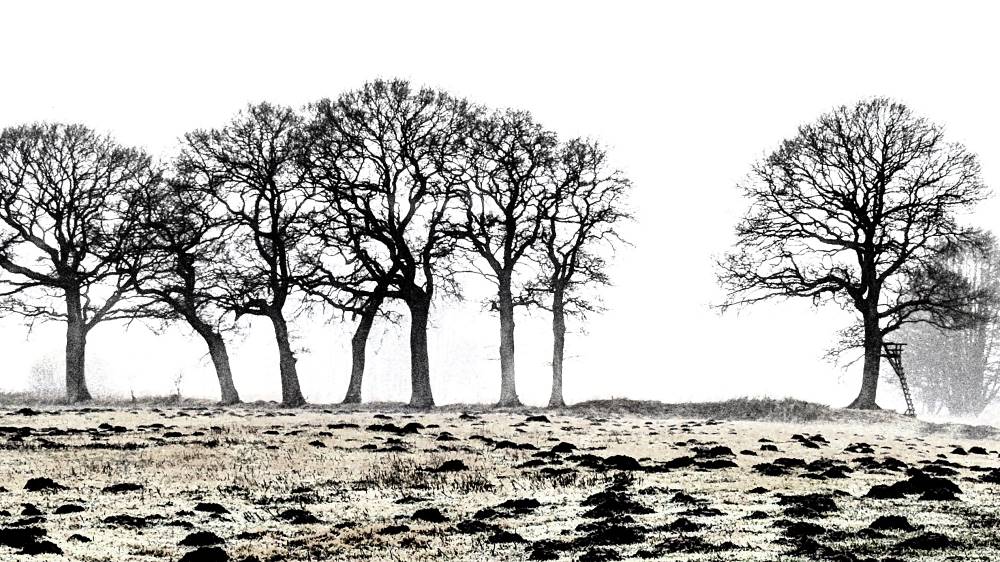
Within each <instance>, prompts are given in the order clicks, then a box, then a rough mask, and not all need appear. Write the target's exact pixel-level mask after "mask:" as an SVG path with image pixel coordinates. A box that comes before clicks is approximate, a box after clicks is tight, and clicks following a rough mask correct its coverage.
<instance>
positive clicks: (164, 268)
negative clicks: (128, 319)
mask: <svg viewBox="0 0 1000 562" xmlns="http://www.w3.org/2000/svg"><path fill="white" fill-rule="evenodd" d="M141 205H142V214H141V218H140V222H139V229H138V232H139V236H138V237H137V244H136V246H137V248H136V249H137V250H138V252H137V254H138V256H140V257H141V260H139V261H137V262H132V261H131V260H128V267H130V268H131V270H132V271H131V274H132V275H133V276H134V277H135V279H137V283H136V291H137V292H138V293H139V294H140V295H143V296H146V297H149V298H152V299H153V300H154V301H155V302H156V303H158V304H159V305H160V307H159V308H158V309H156V310H157V312H158V313H157V314H156V315H155V317H157V318H160V319H162V320H165V321H169V320H175V319H181V320H183V321H185V322H186V323H187V324H188V325H189V326H190V327H191V329H192V330H194V332H195V333H196V334H198V335H199V336H200V337H201V338H202V339H203V340H204V341H205V344H206V345H207V346H208V352H209V356H210V357H211V359H212V365H213V366H214V367H215V373H216V375H217V376H218V379H219V388H220V392H221V399H222V403H223V404H236V403H238V402H239V401H240V396H239V393H238V392H237V391H236V386H235V385H234V384H233V374H232V370H231V368H230V365H229V352H228V350H227V348H226V342H225V339H224V338H223V335H222V333H223V332H224V331H227V330H230V329H232V326H230V325H228V324H227V322H226V319H227V316H228V315H227V311H226V310H225V309H223V308H221V307H220V302H223V301H225V298H224V297H225V295H226V288H227V285H226V281H225V275H226V267H225V265H226V256H227V255H228V254H229V248H228V247H227V240H228V236H229V234H230V230H232V225H228V226H229V228H227V222H228V221H226V220H225V219H224V218H222V219H220V216H222V217H225V215H222V214H221V213H219V212H218V211H219V203H218V202H217V201H216V200H215V199H214V198H213V197H211V196H209V195H208V194H206V193H205V192H204V191H203V190H199V189H195V188H194V187H192V186H191V185H190V184H188V183H187V182H185V181H183V180H177V179H175V180H172V181H167V182H163V183H161V184H157V185H156V186H153V187H152V188H151V189H148V190H147V191H146V192H145V194H144V198H143V200H142V204H141Z"/></svg>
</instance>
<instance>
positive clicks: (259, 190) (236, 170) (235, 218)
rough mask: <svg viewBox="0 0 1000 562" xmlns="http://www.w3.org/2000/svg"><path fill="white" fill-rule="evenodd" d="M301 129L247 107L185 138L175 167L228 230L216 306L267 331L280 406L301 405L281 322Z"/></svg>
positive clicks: (306, 203) (304, 228)
mask: <svg viewBox="0 0 1000 562" xmlns="http://www.w3.org/2000/svg"><path fill="white" fill-rule="evenodd" d="M301 127H302V122H301V118H300V117H299V116H298V115H296V113H295V112H294V111H292V110H291V109H290V108H286V107H279V106H274V105H271V104H268V103H261V104H257V105H252V106H250V107H248V108H247V109H246V110H244V111H242V112H240V113H239V114H238V115H237V116H236V117H235V118H234V119H233V120H232V121H231V122H230V123H229V124H228V125H226V126H225V127H223V128H222V129H213V130H208V131H195V132H192V133H188V134H187V135H185V137H184V147H183V150H182V152H181V154H180V157H179V158H178V160H177V169H178V173H179V175H180V176H182V177H184V178H186V181H189V182H191V184H192V185H193V186H194V187H195V188H197V189H199V190H202V191H204V192H205V193H206V194H207V195H209V196H210V197H212V198H213V199H214V200H215V201H216V202H217V203H218V205H219V209H220V215H219V217H218V218H219V220H220V221H221V223H222V224H224V225H226V226H227V228H229V229H230V230H229V234H228V236H227V239H228V247H229V252H228V254H227V257H228V263H227V264H226V267H225V270H224V272H222V273H221V274H220V275H219V279H220V280H222V281H223V282H224V283H225V286H224V287H223V289H224V290H223V291H221V292H220V294H219V297H218V298H217V299H216V300H217V302H219V303H220V304H221V305H222V306H223V307H224V308H226V309H227V310H230V311H232V312H234V313H236V316H237V317H240V316H243V315H254V316H263V317H266V318H267V319H269V320H270V321H271V325H272V326H273V327H274V335H275V340H276V341H277V344H278V356H279V365H280V371H281V402H282V404H283V405H285V406H298V405H301V404H304V403H305V399H304V398H303V397H302V391H301V389H300V387H299V379H298V372H297V370H296V366H295V362H296V359H295V354H294V353H293V351H292V347H291V343H290V339H289V333H288V322H287V319H286V314H287V305H288V304H289V300H290V298H291V297H292V295H293V293H294V292H295V291H297V290H298V289H299V288H300V287H299V285H298V283H297V280H298V279H299V278H300V274H301V271H302V269H303V268H304V267H305V266H304V265H303V264H302V262H301V260H300V259H299V252H300V250H301V249H302V246H303V245H304V243H305V242H304V240H305V238H306V236H307V235H308V227H309V213H310V205H311V200H310V197H309V192H308V190H307V189H306V187H305V186H304V172H303V170H302V167H301V163H302V157H301V155H302V151H303V143H302V134H301V133H302V131H301Z"/></svg>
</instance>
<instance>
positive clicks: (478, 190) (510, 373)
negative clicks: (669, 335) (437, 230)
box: [456, 110, 557, 406]
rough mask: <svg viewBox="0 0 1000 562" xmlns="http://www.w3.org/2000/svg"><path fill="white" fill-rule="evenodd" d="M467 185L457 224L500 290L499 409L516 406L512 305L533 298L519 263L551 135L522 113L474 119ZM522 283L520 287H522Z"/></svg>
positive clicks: (541, 206) (538, 220) (538, 215)
mask: <svg viewBox="0 0 1000 562" xmlns="http://www.w3.org/2000/svg"><path fill="white" fill-rule="evenodd" d="M471 148H472V157H471V158H470V160H469V164H470V166H469V167H470V171H471V173H470V181H469V183H468V189H467V190H464V191H463V192H462V197H461V198H460V200H461V202H462V205H461V207H460V215H463V216H459V217H458V218H457V219H456V220H457V221H458V225H457V228H458V230H459V231H460V232H461V238H462V240H463V243H464V244H465V245H466V246H468V249H469V250H471V252H470V253H471V254H473V255H474V256H475V257H476V258H479V259H481V260H482V261H483V262H485V263H486V266H487V268H486V269H485V270H484V269H482V268H480V267H478V265H477V264H476V261H477V260H475V259H473V261H472V265H473V267H475V271H476V272H477V273H478V274H480V275H481V276H483V277H485V278H486V279H488V280H489V281H491V282H492V283H493V284H494V285H496V288H497V294H496V300H495V301H493V303H492V305H493V309H494V310H496V311H497V312H498V313H499V315H500V401H499V404H498V405H499V406H518V405H520V403H521V401H520V399H519V398H518V396H517V385H516V380H515V376H514V375H515V372H514V307H515V305H523V304H528V303H530V302H531V299H530V297H529V296H528V295H526V294H524V293H523V291H521V290H518V291H517V292H516V293H517V294H515V281H516V276H517V269H518V264H519V263H521V262H524V261H526V260H524V259H523V258H525V257H526V256H527V255H528V254H529V252H530V251H531V250H532V248H533V247H535V246H536V244H537V242H538V240H539V236H540V234H541V232H542V224H543V220H544V217H545V212H546V206H547V205H549V204H551V203H552V199H551V198H550V197H549V196H548V194H547V193H546V190H547V187H548V186H549V182H548V181H547V180H548V179H549V177H550V174H551V170H552V167H553V165H554V162H555V158H556V148H557V140H556V137H555V134H554V133H552V132H550V131H547V130H545V129H543V128H542V127H541V126H540V125H539V124H537V123H535V121H534V120H533V119H532V118H531V115H530V114H528V113H527V112H523V111H511V110H508V111H503V112H497V113H494V114H492V115H490V116H488V117H486V118H483V119H479V120H478V122H477V124H476V127H475V128H474V129H473V134H472V147H471ZM522 288H523V287H522Z"/></svg>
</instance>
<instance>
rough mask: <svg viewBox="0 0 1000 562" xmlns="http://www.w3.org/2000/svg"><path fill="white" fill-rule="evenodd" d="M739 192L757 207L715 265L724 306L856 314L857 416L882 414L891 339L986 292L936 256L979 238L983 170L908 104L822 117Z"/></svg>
mask: <svg viewBox="0 0 1000 562" xmlns="http://www.w3.org/2000/svg"><path fill="white" fill-rule="evenodd" d="M742 189H743V192H744V194H745V196H746V198H747V199H749V201H750V209H749V212H748V213H747V215H746V217H745V218H744V219H743V220H742V221H741V222H740V223H739V224H738V226H737V227H736V234H737V243H736V245H735V248H734V249H733V250H732V251H731V252H729V253H728V254H726V255H725V256H724V257H723V258H722V259H720V260H719V263H718V271H719V281H720V283H721V285H722V286H723V287H724V288H725V289H726V291H727V296H726V299H725V301H724V303H723V304H722V309H723V310H725V309H726V308H729V307H732V306H742V305H748V304H752V303H757V302H761V301H765V300H771V299H785V298H792V297H804V298H809V299H811V300H812V301H813V303H814V304H817V305H818V304H821V303H825V302H834V303H836V304H838V305H840V306H841V307H843V308H845V309H846V308H853V309H854V310H855V311H856V312H857V314H858V316H859V328H860V332H861V334H860V336H861V337H860V341H859V342H858V343H859V344H860V345H861V346H862V347H863V349H864V372H863V379H862V383H861V389H860V392H859V393H858V396H857V398H856V399H855V400H854V401H853V402H852V403H851V404H850V407H852V408H862V409H873V408H877V406H876V403H875V395H876V390H877V387H878V378H879V360H880V355H881V350H882V342H883V338H884V337H885V336H886V335H888V334H889V333H891V332H893V331H894V330H896V329H898V328H899V327H900V326H901V325H904V324H906V323H910V322H917V321H933V322H935V323H937V324H939V325H954V324H955V323H960V322H962V321H966V320H967V319H968V315H967V314H965V313H964V311H966V310H968V308H969V306H970V305H971V303H972V302H974V300H975V299H976V297H977V295H975V294H974V293H973V292H969V291H967V290H964V289H966V288H967V287H965V286H964V285H963V280H961V279H959V278H956V277H955V276H952V275H943V274H942V273H943V272H941V271H940V270H939V269H935V267H934V258H935V256H936V255H937V254H938V252H939V251H940V250H941V248H943V247H945V246H947V245H949V244H956V243H961V242H962V241H963V240H965V239H967V238H969V237H970V236H972V235H973V233H972V231H970V230H969V229H967V228H964V227H963V226H961V225H960V224H959V223H958V221H957V219H956V215H957V213H959V212H960V211H962V210H964V209H966V208H967V207H969V206H971V205H973V204H974V203H976V202H978V201H979V200H981V199H982V198H983V197H984V196H985V195H986V190H985V188H984V186H983V183H982V180H981V179H980V171H979V164H978V162H977V160H976V157H975V156H974V155H973V154H971V153H970V152H969V151H967V150H966V149H965V148H964V147H962V146H961V145H958V144H954V143H949V142H946V141H945V139H944V134H943V131H942V129H941V128H940V127H938V126H936V125H934V124H932V123H930V122H928V121H927V120H926V119H924V118H921V117H918V116H916V115H914V114H913V112H912V111H911V110H910V109H909V108H907V107H906V106H904V105H902V104H899V103H895V102H893V101H890V100H887V99H883V98H876V99H870V100H864V101H861V102H859V103H857V104H856V105H854V106H850V107H848V106H841V107H838V108H836V109H834V110H833V111H831V112H829V113H827V114H825V115H822V116H821V117H820V118H819V119H818V120H817V121H816V122H814V123H811V124H807V125H803V126H801V127H800V128H799V130H798V134H796V135H795V136H794V137H793V138H791V139H789V140H786V141H785V142H784V143H782V145H781V147H780V148H778V149H777V150H776V151H774V152H773V153H772V154H771V155H770V156H768V157H767V158H765V159H764V160H763V161H761V162H760V163H758V164H756V165H755V166H754V168H753V170H752V172H751V173H750V177H749V179H748V180H747V181H746V182H745V183H744V184H743V185H742Z"/></svg>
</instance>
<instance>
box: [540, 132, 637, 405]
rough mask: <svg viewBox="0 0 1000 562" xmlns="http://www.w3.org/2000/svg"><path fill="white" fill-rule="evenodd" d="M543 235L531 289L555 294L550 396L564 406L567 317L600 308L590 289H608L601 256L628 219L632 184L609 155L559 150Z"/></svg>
mask: <svg viewBox="0 0 1000 562" xmlns="http://www.w3.org/2000/svg"><path fill="white" fill-rule="evenodd" d="M550 181H551V185H550V188H549V197H550V198H551V203H550V204H548V205H546V207H545V213H544V214H545V216H544V219H543V221H544V224H543V232H542V235H541V237H540V254H541V255H540V257H539V258H538V261H539V263H540V264H541V268H542V272H541V275H540V276H539V279H538V281H537V284H536V285H535V287H534V288H533V291H535V292H536V294H537V292H538V291H542V292H545V293H549V294H551V297H552V300H551V306H547V307H546V308H549V310H550V311H551V312H552V336H553V345H552V393H551V395H550V396H549V406H550V407H559V406H563V405H564V404H565V403H564V400H563V356H564V351H565V342H566V316H567V315H573V314H577V315H582V314H586V313H587V312H591V311H596V310H598V309H599V308H600V300H599V299H598V298H597V297H596V296H593V295H588V293H587V291H586V289H587V288H588V287H593V286H595V285H607V284H609V283H610V279H609V277H608V274H607V266H608V261H607V259H605V257H604V256H603V255H602V254H605V253H606V252H608V251H613V250H614V248H615V245H616V244H619V243H623V242H624V241H623V240H622V238H621V237H620V235H619V233H618V230H617V229H618V227H619V226H620V225H621V223H623V222H625V221H627V220H630V219H631V215H630V214H629V212H628V210H627V207H626V197H627V195H628V192H629V190H630V188H631V185H632V184H631V182H630V181H629V180H628V179H627V178H626V177H625V176H624V174H623V173H622V172H621V171H620V170H616V169H613V168H611V167H610V165H609V163H608V158H607V153H606V151H605V150H604V148H603V147H602V146H600V145H599V144H598V143H596V142H593V141H587V140H581V139H573V140H570V141H569V142H567V143H565V144H564V145H563V146H561V147H560V150H559V154H558V157H557V160H556V163H555V166H554V167H553V172H552V177H551V180H550Z"/></svg>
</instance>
